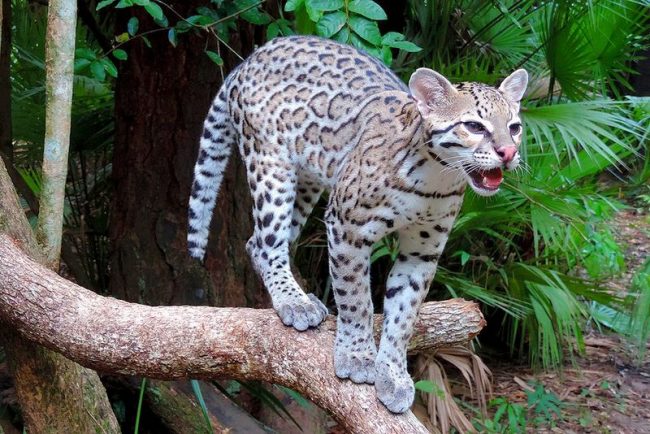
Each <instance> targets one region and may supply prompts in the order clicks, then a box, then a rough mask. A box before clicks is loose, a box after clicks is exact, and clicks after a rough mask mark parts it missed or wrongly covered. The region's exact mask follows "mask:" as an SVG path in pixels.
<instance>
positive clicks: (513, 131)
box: [508, 124, 521, 136]
mask: <svg viewBox="0 0 650 434" xmlns="http://www.w3.org/2000/svg"><path fill="white" fill-rule="evenodd" d="M508 128H509V129H510V135H511V136H516V135H517V134H519V133H521V124H512V125H510V127H508Z"/></svg>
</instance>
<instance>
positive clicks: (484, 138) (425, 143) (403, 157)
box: [188, 36, 528, 413]
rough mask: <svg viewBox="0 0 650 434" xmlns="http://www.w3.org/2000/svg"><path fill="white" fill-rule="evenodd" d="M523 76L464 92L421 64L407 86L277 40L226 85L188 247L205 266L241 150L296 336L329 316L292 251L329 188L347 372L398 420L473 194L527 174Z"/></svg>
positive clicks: (345, 59) (259, 237) (368, 66)
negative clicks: (432, 299)
mask: <svg viewBox="0 0 650 434" xmlns="http://www.w3.org/2000/svg"><path fill="white" fill-rule="evenodd" d="M527 82H528V75H527V73H526V71H524V70H517V71H515V72H514V73H512V74H511V75H510V76H509V77H507V78H506V79H505V80H504V81H503V82H502V83H501V85H500V87H499V88H495V87H491V86H487V85H484V84H480V83H458V84H451V83H450V82H449V81H448V80H447V79H446V78H445V77H443V76H442V75H440V74H438V73H437V72H434V71H432V70H430V69H425V68H421V69H418V70H417V71H415V73H413V75H412V76H411V78H410V81H409V85H408V87H407V86H405V85H404V84H403V83H402V82H401V81H400V80H399V79H398V78H397V77H396V76H395V75H394V74H393V73H392V72H391V71H390V70H389V69H388V68H387V67H386V66H384V65H383V64H382V63H380V62H379V61H378V60H376V59H374V58H372V57H370V56H369V55H367V54H365V53H363V52H361V51H358V50H356V49H355V48H353V47H350V46H346V45H341V44H338V43H336V42H332V41H328V40H324V39H319V38H315V37H304V36H291V37H286V38H277V39H274V40H272V41H270V42H269V43H267V44H266V45H264V46H263V47H261V48H259V49H257V50H256V51H255V52H254V53H253V54H252V55H251V56H250V57H249V58H248V59H246V60H245V61H244V62H243V63H242V64H240V65H239V66H238V67H237V68H236V69H235V70H234V71H232V73H231V74H230V75H229V76H228V77H227V78H226V80H225V82H224V84H223V87H222V88H221V90H220V91H219V93H218V94H217V96H216V98H215V99H214V103H213V104H212V106H211V108H210V110H209V113H208V115H207V119H206V120H205V124H204V130H203V135H202V138H201V143H200V150H199V154H198V158H197V161H196V166H195V168H194V183H193V186H192V196H191V198H190V202H189V230H188V248H189V251H190V254H191V255H192V256H193V257H195V258H199V259H202V258H203V257H204V255H205V248H206V244H207V240H208V230H209V226H210V219H211V216H212V210H213V208H214V205H215V201H216V198H217V193H218V191H219V186H220V185H221V181H222V179H223V173H224V169H225V167H226V164H227V161H228V157H229V156H230V153H231V152H232V149H233V147H238V149H239V152H240V154H241V156H242V158H243V161H244V162H245V165H246V170H247V177H248V184H249V186H250V191H251V195H252V198H253V218H254V222H255V230H254V233H253V235H252V236H251V238H250V239H249V240H248V243H247V244H246V247H247V251H248V253H249V254H250V257H251V260H252V262H253V264H254V266H255V269H256V270H257V272H258V273H259V275H260V277H261V278H262V280H263V282H264V285H265V286H266V288H267V290H268V291H269V293H270V295H271V299H272V302H273V307H274V308H275V310H276V312H277V313H278V315H279V317H280V319H281V320H282V322H283V323H284V324H286V325H288V326H293V327H295V328H296V329H297V330H305V329H307V328H309V327H316V326H317V325H318V324H320V322H321V321H323V319H324V318H325V316H326V315H327V313H328V312H327V309H326V307H325V306H324V305H323V303H321V302H320V300H318V298H316V297H314V296H313V295H312V294H306V293H305V292H304V291H303V290H302V288H301V287H300V286H299V285H298V283H297V282H296V279H295V278H294V276H293V275H292V273H291V269H290V262H289V255H290V247H291V244H292V243H293V242H294V241H296V239H297V238H298V236H299V234H300V230H301V228H302V226H303V224H304V223H305V221H306V220H307V217H308V216H309V214H310V212H311V210H312V208H313V207H314V205H315V203H316V202H317V200H318V198H319V197H320V195H321V193H322V192H323V191H324V190H327V191H329V204H328V207H327V211H326V213H325V221H326V227H327V239H328V247H329V268H330V274H331V277H332V287H333V293H334V298H335V300H336V306H337V308H338V318H337V327H338V328H337V332H336V341H335V348H334V367H335V371H336V375H337V376H339V377H340V378H349V379H350V380H352V381H353V382H355V383H371V384H372V383H374V384H375V388H376V391H377V395H378V397H379V399H380V400H381V401H382V402H383V403H384V404H385V405H386V407H387V408H388V409H389V410H390V411H392V412H395V413H401V412H404V411H406V410H408V409H409V407H410V406H411V404H412V403H413V397H414V388H413V381H412V380H411V377H410V376H409V374H408V372H407V366H406V347H407V343H408V341H409V339H410V338H411V335H412V332H413V324H414V321H415V318H416V316H417V313H418V309H419V307H420V304H421V303H422V300H423V299H424V298H425V295H426V294H427V289H428V287H429V285H430V283H431V281H432V279H433V277H434V274H435V272H436V266H437V262H438V258H439V257H440V254H441V253H442V251H443V249H444V246H445V242H446V240H447V237H448V236H449V231H450V230H451V227H452V225H453V223H454V220H455V218H456V215H457V214H458V210H459V209H460V206H461V202H462V200H463V194H464V192H465V187H466V185H468V184H469V186H470V187H471V188H472V189H473V190H474V191H475V192H476V193H478V194H480V195H483V196H489V195H492V194H494V193H496V192H497V191H498V190H499V185H500V184H501V182H502V180H503V172H502V170H503V169H506V170H512V169H514V168H515V167H517V165H518V164H519V153H518V147H519V143H520V141H521V135H522V126H521V121H520V119H519V102H520V100H521V98H522V96H523V93H524V91H525V89H526V85H527ZM393 232H394V233H396V235H397V237H398V239H399V251H400V252H399V255H398V256H397V259H396V261H395V264H394V266H393V268H392V270H391V272H390V274H389V276H388V281H387V291H386V295H385V299H384V315H385V317H384V318H385V319H384V326H383V333H382V336H381V341H380V344H379V349H377V346H376V345H375V341H374V339H373V335H372V314H373V305H372V300H371V292H370V278H369V262H370V261H369V258H370V255H371V250H372V246H373V244H374V243H376V242H377V241H379V240H381V238H382V237H384V236H385V235H387V234H390V233H393Z"/></svg>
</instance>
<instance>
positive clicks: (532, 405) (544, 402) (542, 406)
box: [474, 383, 564, 434]
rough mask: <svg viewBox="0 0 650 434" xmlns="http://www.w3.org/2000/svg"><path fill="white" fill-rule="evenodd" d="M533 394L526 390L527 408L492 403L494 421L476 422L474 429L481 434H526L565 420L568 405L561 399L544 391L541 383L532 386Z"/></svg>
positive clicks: (499, 400) (504, 402)
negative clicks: (565, 409) (565, 406)
mask: <svg viewBox="0 0 650 434" xmlns="http://www.w3.org/2000/svg"><path fill="white" fill-rule="evenodd" d="M532 386H533V387H534V388H533V389H532V390H526V399H527V404H526V405H522V404H519V403H515V402H511V401H509V400H508V399H507V398H505V397H502V396H499V397H496V398H494V399H492V400H490V402H489V407H490V408H491V409H492V410H493V411H494V414H493V416H492V418H475V419H474V426H475V428H476V429H477V430H479V431H480V432H486V433H490V434H493V433H494V434H497V433H525V432H529V431H530V429H529V427H530V426H531V425H532V426H534V427H538V428H540V427H551V428H552V427H554V426H555V423H556V421H557V420H558V419H561V418H562V408H563V407H564V404H563V403H562V401H560V399H559V398H558V396H557V395H556V394H555V393H553V392H550V391H547V390H546V389H545V388H544V385H542V384H540V383H535V384H532Z"/></svg>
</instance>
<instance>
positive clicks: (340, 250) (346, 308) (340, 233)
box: [326, 208, 377, 384]
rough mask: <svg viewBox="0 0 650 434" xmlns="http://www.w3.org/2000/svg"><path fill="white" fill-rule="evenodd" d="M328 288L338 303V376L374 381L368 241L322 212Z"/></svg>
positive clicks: (335, 217) (335, 349) (359, 380)
mask: <svg viewBox="0 0 650 434" xmlns="http://www.w3.org/2000/svg"><path fill="white" fill-rule="evenodd" d="M326 224H327V242H328V246H329V261H330V275H331V277H332V290H333V292H334V298H335V300H336V306H337V307H338V316H337V326H336V327H337V328H336V341H335V343H334V368H335V371H336V375H337V376H338V377H339V378H349V379H350V380H352V381H353V382H355V383H369V384H372V383H373V382H374V381H375V357H376V355H377V346H376V345H375V340H374V337H373V333H372V313H373V308H372V299H371V292H370V274H369V266H370V253H371V249H372V244H373V243H372V241H371V240H364V239H363V238H360V237H361V235H360V234H359V232H360V231H356V230H352V228H351V227H350V225H349V224H347V225H345V224H342V222H341V221H340V220H339V218H338V217H337V216H336V214H335V212H332V210H331V208H330V209H329V210H328V212H327V213H326Z"/></svg>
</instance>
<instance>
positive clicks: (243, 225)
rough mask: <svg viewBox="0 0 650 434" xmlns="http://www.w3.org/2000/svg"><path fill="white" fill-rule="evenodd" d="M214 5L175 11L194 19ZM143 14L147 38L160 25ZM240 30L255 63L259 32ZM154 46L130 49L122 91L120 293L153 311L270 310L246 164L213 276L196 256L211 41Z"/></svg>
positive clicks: (216, 232)
mask: <svg viewBox="0 0 650 434" xmlns="http://www.w3.org/2000/svg"><path fill="white" fill-rule="evenodd" d="M204 3H205V2H204V1H203V0H200V1H199V0H193V1H172V2H171V3H170V5H171V6H172V7H173V8H175V9H176V10H177V11H178V12H179V13H180V14H181V15H183V16H189V15H191V14H192V13H193V11H194V8H195V7H196V6H199V5H203V4H204ZM133 10H134V9H128V12H127V13H128V14H130V13H132V12H131V11H133ZM137 13H138V14H140V13H141V12H137ZM138 16H139V18H140V23H141V30H143V31H145V30H147V28H148V27H147V26H148V25H150V23H151V21H150V18H148V17H147V16H146V15H138ZM126 19H128V16H124V17H123V21H124V22H126ZM170 19H172V21H173V20H174V19H175V17H173V16H170ZM239 26H240V28H239V31H238V32H232V34H231V38H230V43H231V45H232V46H233V47H235V49H236V50H238V51H239V52H240V53H241V54H242V55H246V54H247V53H248V52H249V51H250V49H251V47H252V46H253V43H252V41H253V36H254V30H253V27H251V26H249V25H246V24H243V23H240V24H239ZM151 28H155V27H153V25H151ZM255 31H257V32H263V31H264V29H262V28H257V29H255ZM150 39H151V42H152V44H153V48H147V46H146V45H145V44H144V43H143V42H142V41H141V40H136V41H133V42H132V43H130V44H129V45H127V46H126V47H128V50H129V58H128V60H127V61H126V62H124V64H123V66H122V67H121V69H120V74H119V78H118V83H117V91H116V103H115V107H116V129H117V131H116V139H115V151H114V160H113V161H114V164H113V178H114V180H115V195H114V201H113V204H112V213H111V225H110V238H111V244H112V259H111V283H110V285H111V292H112V294H113V295H115V296H117V297H119V298H122V299H126V300H131V301H139V302H143V303H148V304H212V305H223V306H243V305H249V306H250V305H263V304H265V303H266V302H267V301H266V300H267V299H266V295H265V293H264V292H263V291H261V286H260V284H259V281H258V279H257V277H256V275H255V273H254V272H253V269H252V267H251V265H250V263H249V260H248V255H247V254H246V251H245V244H246V240H247V238H248V236H249V235H250V233H251V232H252V225H251V217H250V209H251V208H250V197H249V192H248V187H247V183H246V181H245V172H244V170H243V168H242V165H241V163H240V162H239V159H238V158H237V157H234V158H233V160H232V161H231V162H230V166H229V169H228V173H227V176H226V178H225V181H224V184H223V186H222V189H221V192H220V198H219V203H218V205H217V207H216V208H215V215H214V222H213V223H214V224H213V226H212V233H211V241H210V247H209V250H208V254H207V262H206V265H205V268H204V267H202V266H200V265H198V264H196V263H195V262H191V261H190V260H189V257H188V254H187V247H186V234H187V204H188V199H189V194H190V185H191V181H192V172H193V171H192V169H193V166H194V162H195V159H196V155H197V152H198V139H199V136H200V133H201V129H202V123H203V119H204V118H205V115H206V113H207V110H208V108H209V106H210V104H211V101H212V98H213V96H214V95H215V93H216V92H217V90H218V88H219V86H220V85H221V74H220V71H219V68H218V67H217V66H216V65H215V64H214V63H212V62H211V61H210V59H209V58H208V57H207V56H206V55H205V54H204V52H203V50H204V48H205V46H206V41H205V39H204V37H203V35H199V36H197V35H194V34H191V33H190V34H183V35H181V37H179V39H180V40H179V44H178V47H177V48H173V47H172V46H171V45H170V44H169V42H168V41H167V36H166V33H165V32H162V33H159V34H153V35H151V37H150ZM213 45H214V44H213V43H212V42H210V44H209V46H210V49H212V50H216V48H215V47H214V46H213ZM222 55H223V57H224V60H225V62H226V63H225V67H224V73H227V72H228V70H229V69H230V68H232V66H233V65H235V64H236V63H238V62H239V60H238V59H237V58H236V57H235V56H234V55H232V54H231V53H229V52H228V51H227V50H226V49H225V48H223V49H222Z"/></svg>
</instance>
